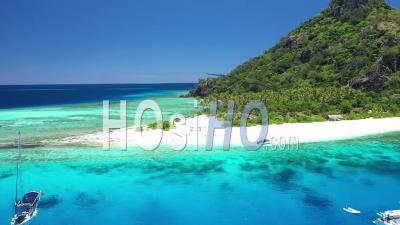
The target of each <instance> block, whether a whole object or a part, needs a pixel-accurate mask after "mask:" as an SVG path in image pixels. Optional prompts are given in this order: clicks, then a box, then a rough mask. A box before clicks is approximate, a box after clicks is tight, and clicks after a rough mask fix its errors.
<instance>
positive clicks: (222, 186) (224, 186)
mask: <svg viewBox="0 0 400 225" xmlns="http://www.w3.org/2000/svg"><path fill="white" fill-rule="evenodd" d="M219 190H220V191H221V192H231V191H232V190H233V187H232V185H231V184H230V183H228V182H223V183H221V184H220V185H219Z"/></svg>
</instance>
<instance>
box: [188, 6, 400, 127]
mask: <svg viewBox="0 0 400 225" xmlns="http://www.w3.org/2000/svg"><path fill="white" fill-rule="evenodd" d="M399 90H400V12H399V10H398V9H395V8H392V7H390V6H388V5H386V4H385V3H384V1H383V0H333V1H332V3H331V6H330V8H328V9H326V10H324V11H323V12H321V13H320V14H319V15H317V16H316V17H315V18H313V19H311V20H309V21H308V22H306V23H304V24H302V25H301V26H300V27H298V28H297V29H295V30H294V31H293V32H291V33H289V34H288V36H287V37H285V38H283V39H282V40H281V41H280V42H279V43H278V44H277V45H276V46H274V47H273V48H271V49H270V50H268V51H266V52H265V53H264V54H262V55H260V56H258V57H255V58H252V59H250V60H248V61H247V62H245V63H244V64H242V65H240V66H238V67H237V68H236V69H234V70H233V71H232V72H231V73H229V74H228V75H226V76H223V77H218V78H208V79H205V80H200V82H199V84H198V86H197V88H195V89H194V90H192V91H191V95H193V96H198V97H202V98H203V102H204V103H208V102H209V101H211V100H214V99H218V100H220V106H221V107H219V111H218V112H219V116H224V113H226V102H227V101H228V100H234V101H235V104H236V107H235V108H236V110H237V113H235V120H237V119H238V118H240V112H241V110H242V109H243V106H244V105H245V104H247V103H248V102H249V101H250V100H262V101H263V102H265V103H266V105H267V107H268V110H269V112H270V115H269V117H270V122H273V123H283V122H310V121H321V120H326V115H328V114H343V115H344V116H345V118H346V119H359V118H366V117H387V116H398V115H400V114H399V113H400V91H399ZM254 115H257V112H254ZM254 121H257V116H256V117H255V119H254ZM235 123H237V121H236V122H235Z"/></svg>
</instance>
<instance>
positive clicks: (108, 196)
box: [0, 85, 400, 225]
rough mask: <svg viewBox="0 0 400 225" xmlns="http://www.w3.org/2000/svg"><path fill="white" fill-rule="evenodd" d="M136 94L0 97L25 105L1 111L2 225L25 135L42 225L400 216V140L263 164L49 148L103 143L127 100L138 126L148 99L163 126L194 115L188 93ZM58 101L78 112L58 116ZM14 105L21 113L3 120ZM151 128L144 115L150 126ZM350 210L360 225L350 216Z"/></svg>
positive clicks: (299, 223)
mask: <svg viewBox="0 0 400 225" xmlns="http://www.w3.org/2000/svg"><path fill="white" fill-rule="evenodd" d="M128 86H129V85H128ZM130 86H132V85H130ZM130 86H129V87H125V86H124V87H119V86H118V87H116V86H115V85H111V86H110V85H106V86H100V87H98V86H90V88H91V90H92V91H93V92H94V93H92V94H91V95H89V96H86V97H85V98H84V97H83V96H81V95H80V93H81V92H82V91H86V89H87V88H88V85H83V86H79V87H75V86H73V87H68V89H66V90H64V89H60V88H59V89H53V88H49V87H46V89H43V88H42V87H39V89H38V87H33V89H34V90H31V89H28V90H25V89H26V88H23V87H18V88H19V89H18V88H17V89H18V90H17V89H15V88H14V87H8V88H7V90H1V91H3V92H4V91H6V92H7V93H14V92H15V93H22V94H20V96H19V98H17V99H19V100H21V101H22V102H17V103H15V102H8V100H7V99H3V100H2V102H0V107H3V108H4V109H0V193H1V198H0V199H1V200H0V224H9V222H10V218H11V216H12V212H13V202H14V191H15V189H14V185H15V161H16V149H15V148H14V147H13V146H12V145H14V143H15V138H16V133H17V132H18V131H21V132H22V135H23V139H24V143H25V144H30V146H29V148H28V146H26V148H24V154H23V165H22V178H23V183H22V188H21V189H22V190H23V191H30V190H42V191H43V192H44V193H45V194H44V196H43V198H42V201H41V202H40V205H39V215H38V216H37V217H36V218H35V219H34V220H33V222H32V224H35V225H36V224H37V225H45V224H58V225H63V224H65V225H71V224H73V225H87V224H116V223H122V224H132V225H134V224H135V225H136V224H137V225H152V224H162V225H180V224H182V225H183V224H184V225H192V224H193V225H194V224H196V225H197V224H199V225H200V224H201V225H204V224H216V225H224V224H227V225H228V224H229V225H243V224H249V225H265V224H270V225H278V224H284V225H315V224H317V225H323V224H327V225H330V224H346V225H359V224H372V223H371V221H372V220H373V219H375V217H376V212H379V211H382V210H386V209H396V208H400V202H399V201H400V195H399V193H400V133H391V134H384V135H379V136H369V137H364V138H358V139H352V140H342V141H335V142H325V143H310V144H301V145H300V146H299V149H298V150H275V151H273V150H271V149H272V148H269V149H262V150H259V151H257V152H249V151H246V150H243V149H241V148H239V147H232V148H231V150H230V151H222V150H221V149H218V148H217V149H216V150H215V151H212V152H206V151H204V146H203V147H201V148H200V151H194V150H193V148H191V147H189V148H187V150H185V151H183V152H175V151H173V150H172V149H170V148H169V147H166V146H162V147H161V148H159V149H157V150H156V151H153V152H145V151H143V150H141V149H136V148H129V149H128V151H119V150H115V149H114V150H111V151H103V150H102V149H101V146H86V147H84V146H50V145H44V144H43V142H42V141H46V140H56V139H57V138H62V137H68V136H75V135H82V134H87V133H91V132H99V131H101V130H102V104H101V103H102V99H110V100H112V105H111V116H112V117H113V118H118V115H119V105H118V100H120V99H123V100H124V99H127V100H128V124H132V125H133V115H134V111H135V109H136V107H137V105H138V103H139V102H140V101H141V100H144V99H151V100H154V101H156V102H157V103H158V104H159V106H160V108H161V109H162V112H163V115H164V116H165V118H168V116H169V115H171V114H173V113H182V114H184V115H192V114H193V113H196V111H197V110H198V109H196V108H194V107H193V101H194V99H191V98H178V96H179V95H181V94H184V93H186V91H185V90H183V89H182V88H184V87H183V86H181V85H172V86H167V87H163V88H164V89H163V90H159V88H160V86H162V85H155V86H154V87H153V86H151V85H147V86H146V88H145V89H143V90H142V89H140V87H136V86H135V85H133V86H134V89H132V87H130ZM177 87H179V88H180V89H174V88H177ZM20 89H21V90H20ZM16 90H17V91H16ZM27 91H28V92H27ZM49 91H50V92H54V93H53V94H54V95H55V96H57V98H56V97H54V96H53V95H50V94H49V93H48V92H49ZM131 92H132V93H131ZM130 93H131V94H130ZM97 94H100V95H97ZM27 96H29V99H28V100H27V99H26V98H27ZM52 96H53V97H52ZM38 97H48V98H47V99H46V101H43V102H41V101H40V98H38ZM58 97H62V99H61V100H62V101H64V100H65V101H72V102H71V103H69V104H60V100H59V99H58ZM38 99H39V100H38ZM63 99H64V100H63ZM74 99H75V100H74ZM24 101H25V102H24ZM37 101H38V102H37ZM62 101H61V102H62ZM73 101H76V102H73ZM13 104H16V106H18V108H7V107H9V106H14V105H13ZM24 104H27V105H30V106H29V107H21V105H22V106H23V105H24ZM151 119H152V115H151V114H150V115H149V114H146V116H145V118H144V120H145V121H150V120H151ZM21 194H22V193H21ZM346 206H350V207H353V208H356V209H359V210H361V211H362V212H363V214H362V215H359V216H353V215H349V214H346V213H345V212H343V211H342V208H343V207H346Z"/></svg>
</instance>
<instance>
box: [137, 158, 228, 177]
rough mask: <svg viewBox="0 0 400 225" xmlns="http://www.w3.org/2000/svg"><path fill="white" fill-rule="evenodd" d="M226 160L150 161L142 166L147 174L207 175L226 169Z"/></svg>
mask: <svg viewBox="0 0 400 225" xmlns="http://www.w3.org/2000/svg"><path fill="white" fill-rule="evenodd" d="M223 163H224V161H222V160H215V161H210V162H202V163H181V162H172V163H168V162H162V163H148V164H147V165H145V166H143V167H142V171H143V173H145V174H161V175H160V176H162V177H167V176H170V175H185V174H194V175H199V176H201V175H205V174H209V173H223V172H225V169H224V168H223V166H222V164H223Z"/></svg>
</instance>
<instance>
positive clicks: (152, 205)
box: [134, 197, 176, 225]
mask: <svg viewBox="0 0 400 225" xmlns="http://www.w3.org/2000/svg"><path fill="white" fill-rule="evenodd" d="M175 217H176V216H175V214H174V212H172V211H171V210H170V209H169V208H168V207H167V206H165V205H164V204H162V203H161V202H160V201H159V200H157V198H155V197H150V198H148V199H147V200H146V201H145V202H144V203H143V205H142V206H141V207H140V210H139V211H137V212H136V215H135V218H134V221H136V222H135V223H134V224H146V225H159V224H175V222H174V220H175Z"/></svg>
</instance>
